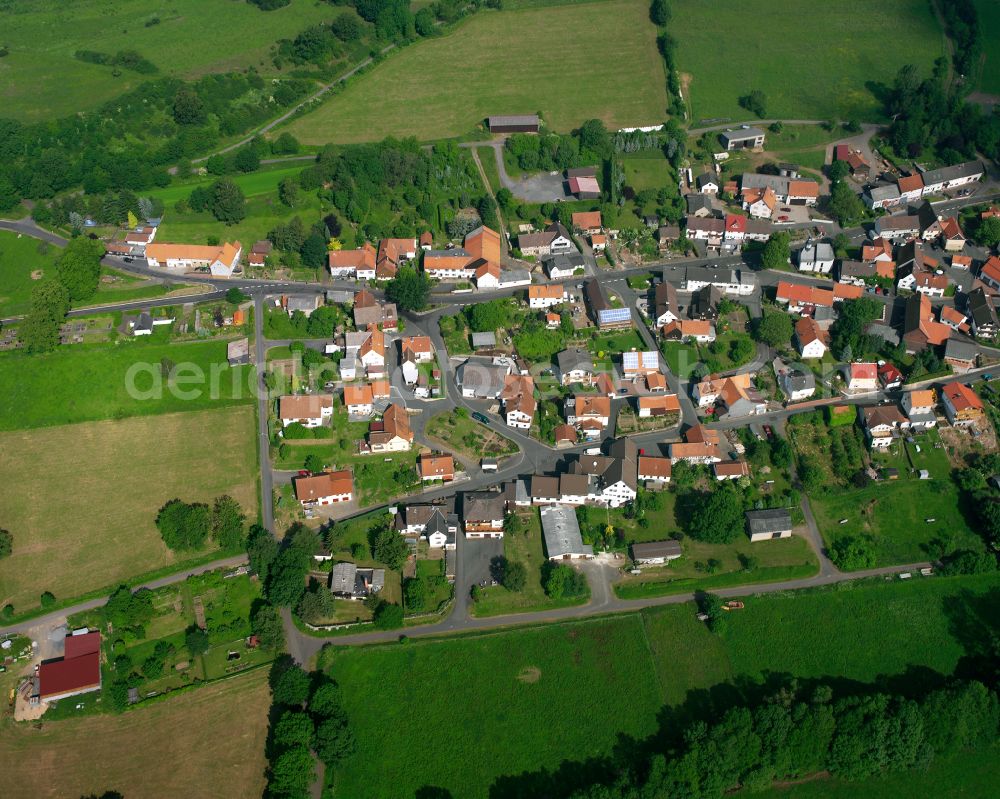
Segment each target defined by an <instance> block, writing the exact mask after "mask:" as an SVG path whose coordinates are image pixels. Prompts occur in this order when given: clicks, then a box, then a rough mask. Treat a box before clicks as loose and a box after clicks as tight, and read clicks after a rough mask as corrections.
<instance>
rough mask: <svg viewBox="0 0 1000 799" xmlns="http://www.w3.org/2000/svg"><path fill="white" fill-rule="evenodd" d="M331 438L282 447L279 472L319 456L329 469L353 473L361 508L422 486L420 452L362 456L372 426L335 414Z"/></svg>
mask: <svg viewBox="0 0 1000 799" xmlns="http://www.w3.org/2000/svg"><path fill="white" fill-rule="evenodd" d="M332 427H333V436H332V437H330V438H314V439H308V438H307V439H305V440H299V439H294V440H290V441H288V442H286V443H285V444H283V445H282V448H281V450H279V451H278V452H277V453H276V455H275V457H274V466H275V468H276V469H301V468H303V466H304V465H305V459H306V457H307V456H308V455H310V454H313V453H315V454H316V455H319V456H320V458H322V459H323V463H324V465H326V466H329V467H331V468H337V469H352V470H353V471H354V485H355V488H356V489H357V493H358V500H359V503H360V507H367V506H369V505H376V504H378V503H379V502H385V501H388V500H389V499H392V498H393V497H398V496H401V495H403V494H405V493H407V492H409V491H412V490H415V489H416V488H417V487H418V486H417V484H418V478H417V471H416V464H417V451H416V449H415V448H414V449H412V450H410V451H409V452H393V453H390V454H386V455H380V454H372V455H359V454H358V448H357V442H358V441H359V440H361V439H363V438H364V437H365V434H366V433H367V431H368V422H351V421H349V420H348V418H347V413H346V412H345V411H343V410H342V409H341V408H337V409H335V412H334V414H333V422H332Z"/></svg>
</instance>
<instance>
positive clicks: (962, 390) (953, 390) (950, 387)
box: [941, 382, 983, 411]
mask: <svg viewBox="0 0 1000 799" xmlns="http://www.w3.org/2000/svg"><path fill="white" fill-rule="evenodd" d="M941 393H942V395H944V396H945V397H947V398H948V401H949V402H951V404H952V407H953V408H954V409H955V410H956V411H968V410H977V411H981V410H982V409H983V402H982V400H981V399H979V397H978V396H977V395H976V392H975V391H973V390H972V389H971V388H969V387H968V386H967V385H965V384H964V383H958V382H955V383H948V384H947V385H946V386H943V387H942V388H941Z"/></svg>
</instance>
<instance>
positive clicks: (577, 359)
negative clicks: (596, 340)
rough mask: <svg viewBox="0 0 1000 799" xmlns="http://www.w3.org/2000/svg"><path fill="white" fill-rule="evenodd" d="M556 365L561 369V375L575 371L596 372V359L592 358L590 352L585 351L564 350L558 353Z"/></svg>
mask: <svg viewBox="0 0 1000 799" xmlns="http://www.w3.org/2000/svg"><path fill="white" fill-rule="evenodd" d="M556 365H557V366H558V368H559V374H560V375H564V374H568V373H569V372H572V371H573V370H574V369H580V370H584V371H587V372H593V371H594V359H593V357H591V355H590V352H588V351H587V350H584V349H571V350H563V351H562V352H559V353H556Z"/></svg>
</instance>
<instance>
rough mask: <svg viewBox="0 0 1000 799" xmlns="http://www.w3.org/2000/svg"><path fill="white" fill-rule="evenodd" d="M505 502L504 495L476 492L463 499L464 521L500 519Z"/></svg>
mask: <svg viewBox="0 0 1000 799" xmlns="http://www.w3.org/2000/svg"><path fill="white" fill-rule="evenodd" d="M505 509H506V502H505V500H504V495H503V494H500V493H497V492H495V491H476V492H474V493H473V492H469V493H466V494H465V496H464V497H463V502H462V510H463V514H464V518H465V520H466V521H470V520H471V521H484V520H489V521H492V520H495V519H502V518H503V517H504V510H505Z"/></svg>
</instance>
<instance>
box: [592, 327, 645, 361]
mask: <svg viewBox="0 0 1000 799" xmlns="http://www.w3.org/2000/svg"><path fill="white" fill-rule="evenodd" d="M587 348H588V349H589V350H590V351H591V353H593V354H594V355H596V356H598V357H601V353H604V356H603V357H604V358H606V359H608V360H612V359H615V360H620V359H621V354H622V353H623V352H628V351H629V350H645V349H646V342H644V341H643V340H642V338H641V337H640V335H639V333H638V332H637V331H636V330H635V328H632V329H630V330H621V331H618V332H617V333H602V334H600V335H598V336H596V337H594V338H591V339H588V340H587Z"/></svg>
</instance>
